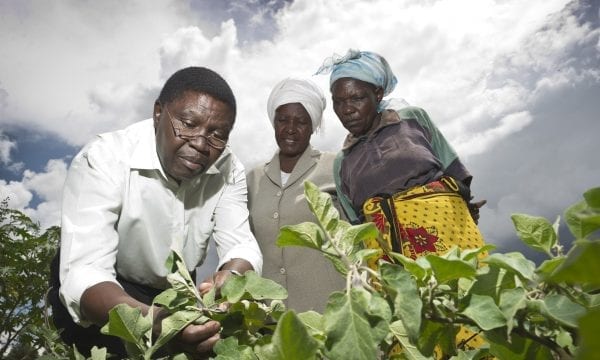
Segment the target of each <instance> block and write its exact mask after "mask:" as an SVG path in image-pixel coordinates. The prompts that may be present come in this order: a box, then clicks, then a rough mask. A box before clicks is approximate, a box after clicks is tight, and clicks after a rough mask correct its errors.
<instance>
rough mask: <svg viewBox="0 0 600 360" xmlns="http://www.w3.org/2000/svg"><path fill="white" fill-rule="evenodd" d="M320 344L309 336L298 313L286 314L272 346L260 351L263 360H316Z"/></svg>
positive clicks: (282, 318)
mask: <svg viewBox="0 0 600 360" xmlns="http://www.w3.org/2000/svg"><path fill="white" fill-rule="evenodd" d="M317 350H318V342H317V341H316V340H315V339H313V338H312V337H311V336H310V335H309V334H308V331H307V329H306V327H305V326H304V324H303V323H302V321H300V319H299V318H298V317H297V316H296V313H295V312H294V311H292V310H290V311H287V312H285V313H284V314H283V315H282V316H281V318H280V319H279V322H278V323H277V328H276V329H275V333H274V334H273V338H272V340H271V344H269V345H267V346H265V347H264V348H263V349H262V350H260V353H261V354H260V355H261V356H260V358H261V359H273V360H279V359H280V360H294V359H298V360H304V359H315V358H316V354H317Z"/></svg>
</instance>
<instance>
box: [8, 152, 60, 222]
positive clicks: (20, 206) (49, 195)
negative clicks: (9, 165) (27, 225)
mask: <svg viewBox="0 0 600 360" xmlns="http://www.w3.org/2000/svg"><path fill="white" fill-rule="evenodd" d="M66 175H67V164H66V163H65V162H64V161H63V160H59V159H51V160H49V161H48V163H47V165H46V167H45V169H44V171H43V172H39V173H36V172H33V171H31V170H25V172H24V175H23V178H22V179H21V181H9V182H7V181H5V180H0V199H6V198H8V206H9V207H10V208H12V209H17V210H21V211H23V212H24V213H25V214H27V215H28V216H30V217H31V218H32V219H34V220H36V221H38V222H39V223H40V225H41V226H42V227H43V228H47V227H49V226H53V225H59V224H60V205H61V196H62V187H63V184H64V181H65V178H66ZM34 195H35V196H37V197H38V198H39V203H38V204H37V205H33V204H32V200H33V199H34Z"/></svg>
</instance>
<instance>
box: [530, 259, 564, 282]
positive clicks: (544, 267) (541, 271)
mask: <svg viewBox="0 0 600 360" xmlns="http://www.w3.org/2000/svg"><path fill="white" fill-rule="evenodd" d="M563 262H565V257H557V258H554V259H549V260H545V261H544V262H543V263H542V264H541V265H540V266H539V267H538V268H537V269H536V270H535V272H536V273H537V274H538V275H539V276H540V277H541V278H542V279H546V278H548V277H549V276H550V275H551V274H552V273H553V272H554V271H555V270H556V268H557V267H558V266H560V265H561V264H562V263H563Z"/></svg>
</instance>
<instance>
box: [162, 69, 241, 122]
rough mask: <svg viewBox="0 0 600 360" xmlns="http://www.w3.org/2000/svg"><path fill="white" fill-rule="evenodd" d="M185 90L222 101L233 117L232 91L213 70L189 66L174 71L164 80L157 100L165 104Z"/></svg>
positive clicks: (234, 108) (234, 110)
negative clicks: (227, 106)
mask: <svg viewBox="0 0 600 360" xmlns="http://www.w3.org/2000/svg"><path fill="white" fill-rule="evenodd" d="M186 91H195V92H201V93H205V94H208V95H211V96H214V97H215V98H217V99H219V100H221V101H223V102H224V103H225V104H227V105H229V107H230V108H231V110H232V111H233V118H234V119H235V114H236V104H235V96H234V95H233V91H231V88H230V87H229V85H228V84H227V81H225V79H223V78H222V77H221V75H219V74H217V73H216V72H214V71H213V70H210V69H208V68H205V67H201V66H190V67H187V68H183V69H181V70H178V71H176V72H175V73H174V74H173V75H171V77H169V79H167V82H165V85H164V86H163V88H162V90H161V91H160V95H159V96H158V102H159V103H160V104H167V103H169V102H171V101H173V100H175V99H176V98H177V97H179V96H181V95H182V94H183V93H184V92H186Z"/></svg>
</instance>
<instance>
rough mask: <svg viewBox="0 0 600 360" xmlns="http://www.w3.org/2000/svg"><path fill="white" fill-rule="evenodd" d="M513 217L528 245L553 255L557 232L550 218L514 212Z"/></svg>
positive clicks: (517, 228) (520, 236)
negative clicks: (552, 250)
mask: <svg viewBox="0 0 600 360" xmlns="http://www.w3.org/2000/svg"><path fill="white" fill-rule="evenodd" d="M511 219H512V221H513V224H514V226H515V229H516V230H517V235H519V238H521V240H523V242H524V243H525V244H526V245H527V246H529V247H530V248H532V249H534V250H537V251H540V252H543V253H545V254H547V255H548V256H552V252H551V251H550V250H551V249H552V247H553V246H554V245H555V244H556V233H555V232H554V228H553V227H552V224H550V222H549V221H548V220H546V219H545V218H543V217H537V216H530V215H525V214H513V215H512V216H511Z"/></svg>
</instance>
